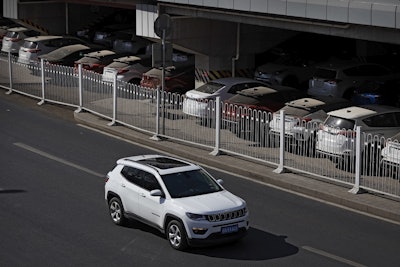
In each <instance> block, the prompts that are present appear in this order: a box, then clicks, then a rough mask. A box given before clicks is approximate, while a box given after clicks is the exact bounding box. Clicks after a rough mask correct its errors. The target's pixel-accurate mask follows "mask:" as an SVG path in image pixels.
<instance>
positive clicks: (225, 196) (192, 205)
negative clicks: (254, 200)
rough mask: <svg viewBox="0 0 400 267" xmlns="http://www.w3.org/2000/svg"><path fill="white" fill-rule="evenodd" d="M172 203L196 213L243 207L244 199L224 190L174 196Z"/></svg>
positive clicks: (210, 212) (211, 212) (209, 212)
mask: <svg viewBox="0 0 400 267" xmlns="http://www.w3.org/2000/svg"><path fill="white" fill-rule="evenodd" d="M173 201H174V203H175V204H176V205H178V206H180V207H182V209H184V210H185V211H186V212H191V213H196V214H213V213H215V212H219V211H225V210H230V209H238V208H243V207H244V205H245V202H244V200H242V199H241V198H239V197H237V196H235V195H233V194H232V193H230V192H228V191H226V190H224V191H220V192H215V193H211V194H205V195H200V196H192V197H185V198H175V199H173Z"/></svg>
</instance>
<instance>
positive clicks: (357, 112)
mask: <svg viewBox="0 0 400 267" xmlns="http://www.w3.org/2000/svg"><path fill="white" fill-rule="evenodd" d="M357 126H360V127H361V132H362V134H361V137H360V138H361V144H362V145H361V152H362V153H363V155H364V158H365V162H369V161H372V160H373V159H374V158H376V157H375V156H376V155H374V154H371V151H372V149H371V147H374V148H375V152H374V153H377V151H376V149H377V146H378V145H381V144H380V137H384V138H389V137H391V136H393V135H395V134H396V133H398V132H400V108H395V107H390V106H384V105H364V106H360V107H358V106H351V107H347V108H343V109H338V110H335V111H331V112H328V117H327V118H326V120H325V121H324V122H323V123H322V124H321V127H320V130H318V132H317V143H316V152H317V153H318V154H320V155H323V156H327V157H329V158H332V159H334V160H336V161H338V162H339V163H341V164H342V166H349V167H350V166H351V163H352V162H354V157H355V153H356V146H355V137H356V127H357Z"/></svg>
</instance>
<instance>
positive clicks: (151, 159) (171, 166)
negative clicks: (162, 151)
mask: <svg viewBox="0 0 400 267" xmlns="http://www.w3.org/2000/svg"><path fill="white" fill-rule="evenodd" d="M117 164H122V165H128V166H129V165H131V166H134V165H135V164H140V165H143V166H147V167H150V168H152V169H154V170H156V171H157V172H158V173H159V174H161V175H163V174H168V173H174V172H179V171H189V170H196V169H200V167H199V166H198V165H196V164H193V163H191V162H188V161H185V160H182V159H178V158H173V157H168V156H163V155H157V154H154V155H140V156H132V157H126V158H122V159H119V160H118V161H117Z"/></svg>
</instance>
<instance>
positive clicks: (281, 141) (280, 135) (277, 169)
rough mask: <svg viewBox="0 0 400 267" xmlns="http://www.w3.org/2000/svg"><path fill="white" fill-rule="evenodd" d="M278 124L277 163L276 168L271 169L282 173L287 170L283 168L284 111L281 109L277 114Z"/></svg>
mask: <svg viewBox="0 0 400 267" xmlns="http://www.w3.org/2000/svg"><path fill="white" fill-rule="evenodd" d="M279 116H280V117H279V118H280V121H279V124H280V132H279V165H278V168H276V169H275V170H273V172H275V173H284V172H286V171H287V170H286V169H285V111H284V110H281V111H280V114H279Z"/></svg>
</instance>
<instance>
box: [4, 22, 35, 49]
mask: <svg viewBox="0 0 400 267" xmlns="http://www.w3.org/2000/svg"><path fill="white" fill-rule="evenodd" d="M37 34H39V33H38V32H36V31H32V30H29V29H27V28H25V27H13V28H9V29H7V33H6V35H5V36H4V37H3V42H2V47H1V51H3V52H6V53H12V54H18V51H19V48H20V47H21V45H23V44H24V39H25V38H27V37H29V36H33V35H37Z"/></svg>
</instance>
